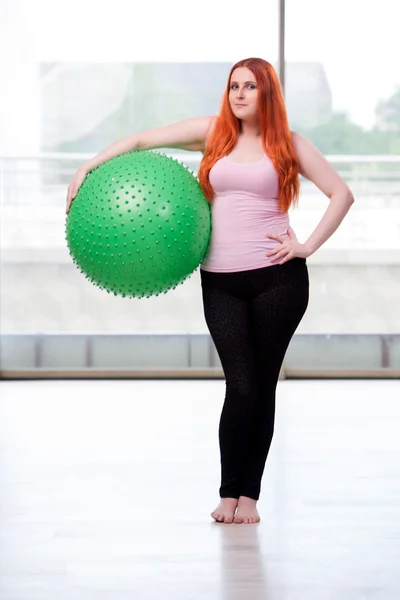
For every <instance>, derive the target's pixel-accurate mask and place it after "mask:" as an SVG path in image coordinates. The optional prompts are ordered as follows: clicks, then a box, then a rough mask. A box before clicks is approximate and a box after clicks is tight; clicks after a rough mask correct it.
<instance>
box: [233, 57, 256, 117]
mask: <svg viewBox="0 0 400 600" xmlns="http://www.w3.org/2000/svg"><path fill="white" fill-rule="evenodd" d="M257 97H258V89H257V83H256V78H255V77H254V75H253V73H252V71H250V69H248V68H247V67H239V68H238V69H235V70H234V71H233V72H232V75H231V81H230V87H229V103H230V106H231V109H232V111H233V114H234V115H235V116H236V117H237V118H238V119H250V120H252V119H253V118H254V117H257V116H258V101H257ZM240 105H243V106H240Z"/></svg>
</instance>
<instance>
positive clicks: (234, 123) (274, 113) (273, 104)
mask: <svg viewBox="0 0 400 600" xmlns="http://www.w3.org/2000/svg"><path fill="white" fill-rule="evenodd" d="M238 67H247V68H248V69H250V71H252V73H253V74H254V77H255V80H256V83H257V88H258V113H259V122H260V130H261V140H262V146H263V149H264V152H265V153H266V154H267V155H268V156H269V157H270V158H271V160H272V163H273V165H274V167H275V169H276V171H277V173H278V175H279V202H278V206H279V209H280V211H281V212H287V211H288V209H289V207H290V206H291V204H292V203H293V204H296V203H297V202H298V198H299V192H300V181H299V163H298V159H297V156H296V153H295V151H294V146H293V141H292V136H291V133H290V129H289V123H288V118H287V113H286V107H285V100H284V97H283V93H282V88H281V85H280V82H279V78H278V75H277V73H276V71H275V69H274V67H273V66H272V65H271V64H270V63H269V62H267V61H266V60H263V59H262V58H246V59H244V60H240V61H239V62H237V63H236V64H234V65H233V67H232V68H231V70H230V73H229V77H228V82H227V86H226V89H225V92H224V95H223V98H222V103H221V110H220V113H219V115H218V116H217V119H216V123H215V127H214V130H213V132H212V133H211V135H210V137H209V140H208V143H207V148H206V151H205V153H204V156H203V158H202V160H201V163H200V167H199V170H198V178H199V183H200V186H201V188H202V190H203V193H204V195H205V197H206V198H207V200H208V201H209V202H211V200H212V197H213V195H214V190H213V188H212V186H211V184H210V181H209V172H210V169H211V167H212V166H213V165H214V164H215V163H216V161H217V160H218V159H220V158H221V157H223V156H225V155H226V154H229V152H230V151H231V150H232V149H233V147H234V145H235V144H236V141H237V138H238V134H239V132H240V126H239V119H237V117H235V115H234V114H233V112H232V109H231V107H230V104H229V90H230V81H231V76H232V72H233V71H234V70H235V69H237V68H238Z"/></svg>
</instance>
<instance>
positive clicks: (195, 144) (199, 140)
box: [66, 116, 214, 212]
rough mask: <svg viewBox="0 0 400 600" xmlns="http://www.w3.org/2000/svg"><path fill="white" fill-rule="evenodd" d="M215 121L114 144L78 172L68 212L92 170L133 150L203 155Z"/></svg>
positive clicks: (194, 121) (191, 122)
mask: <svg viewBox="0 0 400 600" xmlns="http://www.w3.org/2000/svg"><path fill="white" fill-rule="evenodd" d="M213 119H214V117H210V116H201V117H191V118H190V119H185V120H184V121H179V122H178V123H173V124H172V125H165V126H164V127H158V128H156V129H147V130H146V131H140V132H139V133H134V134H133V135H129V136H127V137H125V138H122V139H121V140H118V141H117V142H115V143H114V144H111V146H108V147H107V148H106V149H105V150H103V151H102V152H100V153H99V154H97V155H96V156H95V157H94V158H92V159H91V160H89V161H88V162H86V163H84V164H83V165H82V166H81V167H79V169H78V170H77V171H76V173H75V175H74V178H73V180H72V182H71V183H70V185H69V186H68V192H67V206H66V212H68V210H69V207H70V205H71V202H72V200H73V199H74V198H75V196H76V194H77V193H78V190H79V188H80V186H81V184H82V182H83V181H84V179H85V177H86V175H87V174H88V173H89V172H90V171H92V169H95V168H96V167H98V166H99V165H101V164H102V163H104V162H106V161H107V160H109V159H110V158H113V157H114V156H118V155H119V154H123V153H124V152H129V151H131V150H150V149H152V148H179V149H182V150H193V151H196V150H197V151H200V152H202V151H204V149H205V141H206V138H207V134H208V131H209V128H210V125H211V124H212V121H213Z"/></svg>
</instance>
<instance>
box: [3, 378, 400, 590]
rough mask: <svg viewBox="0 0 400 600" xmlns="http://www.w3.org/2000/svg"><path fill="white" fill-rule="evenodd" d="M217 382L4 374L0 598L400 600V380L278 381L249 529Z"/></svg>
mask: <svg viewBox="0 0 400 600" xmlns="http://www.w3.org/2000/svg"><path fill="white" fill-rule="evenodd" d="M224 390H225V384H224V382H223V381H222V380H214V381H160V380H158V381H144V380H140V381H129V380H128V381H127V380H125V381H109V380H106V381H78V380H75V381H74V380H73V381H19V382H18V381H3V382H0V395H1V401H0V490H1V498H0V519H1V523H0V524H1V529H0V552H1V554H0V582H1V583H0V599H1V600H92V599H93V600H94V599H96V600H128V599H129V600H167V599H168V600H169V599H171V600H261V599H263V600H328V599H329V600H373V599H376V600H397V599H398V598H400V381H396V380H395V381H378V380H374V381H355V380H349V381H345V380H338V381H326V380H324V381H322V380H321V381H305V380H298V381H290V380H289V381H280V382H279V384H278V394H277V413H276V427H275V435H274V439H273V442H272V447H271V451H270V455H269V457H268V461H267V465H266V470H265V474H264V479H263V483H262V489H261V497H260V500H259V503H258V509H259V512H260V515H261V522H260V523H259V524H256V525H245V524H241V525H236V524H229V525H228V524H220V523H216V522H214V521H213V519H212V517H211V516H210V512H211V511H212V510H213V509H214V508H215V506H216V505H217V503H218V500H219V498H218V487H219V474H220V471H219V469H220V467H219V448H218V423H219V416H220V412H221V408H222V403H223V396H224Z"/></svg>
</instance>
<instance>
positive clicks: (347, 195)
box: [292, 131, 354, 254]
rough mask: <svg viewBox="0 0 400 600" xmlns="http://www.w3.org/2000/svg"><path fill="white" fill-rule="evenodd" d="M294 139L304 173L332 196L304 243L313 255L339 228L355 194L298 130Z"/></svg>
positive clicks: (301, 171)
mask: <svg viewBox="0 0 400 600" xmlns="http://www.w3.org/2000/svg"><path fill="white" fill-rule="evenodd" d="M292 139H293V143H294V147H295V150H296V154H297V158H298V160H299V166H300V169H299V170H300V173H301V175H303V176H304V177H306V178H307V179H310V181H312V182H313V183H315V185H316V186H317V187H318V188H319V189H320V190H321V191H322V192H323V193H324V194H325V195H326V196H328V198H329V199H330V202H329V206H328V208H327V209H326V211H325V213H324V215H323V217H322V219H321V221H320V222H319V223H318V225H317V227H316V228H315V230H314V231H313V233H312V234H311V235H310V237H309V238H308V240H307V241H306V242H305V246H306V247H307V248H308V250H309V251H310V254H313V252H315V251H316V250H318V248H319V247H320V246H322V244H323V243H324V242H326V240H327V239H328V238H330V237H331V235H332V234H333V233H334V232H335V231H336V229H337V228H338V227H339V225H340V223H341V222H342V221H343V219H344V217H345V216H346V214H347V213H348V211H349V209H350V206H351V205H352V204H353V202H354V196H353V194H352V192H351V190H350V188H349V187H348V185H347V184H346V183H345V182H344V181H343V179H342V178H341V177H340V175H339V173H338V172H337V171H335V169H334V168H333V167H332V166H331V164H330V163H329V162H328V161H327V160H326V158H325V157H324V156H323V154H321V152H320V151H319V150H318V149H317V148H316V147H315V146H314V145H313V144H312V143H311V142H310V140H308V139H307V138H305V137H304V136H303V135H301V134H300V133H297V132H295V131H292Z"/></svg>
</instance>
